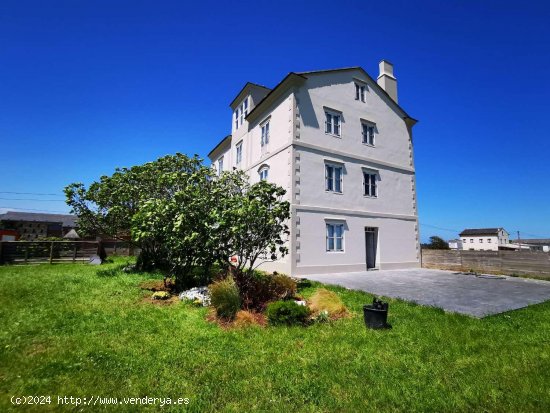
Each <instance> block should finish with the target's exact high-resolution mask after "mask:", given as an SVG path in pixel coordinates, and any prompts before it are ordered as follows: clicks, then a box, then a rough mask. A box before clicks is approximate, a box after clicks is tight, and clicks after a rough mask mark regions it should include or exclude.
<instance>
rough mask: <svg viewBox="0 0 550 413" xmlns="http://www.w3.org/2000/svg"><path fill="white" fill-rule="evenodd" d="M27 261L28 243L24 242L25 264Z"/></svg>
mask: <svg viewBox="0 0 550 413" xmlns="http://www.w3.org/2000/svg"><path fill="white" fill-rule="evenodd" d="M28 261H29V244H25V264H26V263H27V262H28Z"/></svg>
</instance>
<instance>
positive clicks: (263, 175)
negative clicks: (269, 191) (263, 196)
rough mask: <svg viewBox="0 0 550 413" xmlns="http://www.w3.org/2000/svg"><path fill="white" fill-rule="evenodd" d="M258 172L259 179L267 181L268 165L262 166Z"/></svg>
mask: <svg viewBox="0 0 550 413" xmlns="http://www.w3.org/2000/svg"><path fill="white" fill-rule="evenodd" d="M258 173H259V174H260V181H267V176H268V175H269V166H262V167H261V168H260V170H259V171H258Z"/></svg>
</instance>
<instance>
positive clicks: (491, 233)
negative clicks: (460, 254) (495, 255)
mask: <svg viewBox="0 0 550 413" xmlns="http://www.w3.org/2000/svg"><path fill="white" fill-rule="evenodd" d="M460 238H461V239H462V246H463V249H464V250H469V251H498V250H499V249H513V248H512V247H511V245H510V234H508V232H507V231H506V230H505V229H504V228H471V229H465V230H464V231H462V232H461V233H460Z"/></svg>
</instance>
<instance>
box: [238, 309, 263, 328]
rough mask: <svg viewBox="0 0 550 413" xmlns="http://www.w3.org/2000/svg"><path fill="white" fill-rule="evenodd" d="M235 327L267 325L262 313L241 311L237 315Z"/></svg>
mask: <svg viewBox="0 0 550 413" xmlns="http://www.w3.org/2000/svg"><path fill="white" fill-rule="evenodd" d="M234 325H235V327H238V328H246V327H251V326H262V325H265V317H264V316H263V314H260V313H253V312H251V311H246V310H241V311H239V312H238V313H237V315H236V317H235V321H234Z"/></svg>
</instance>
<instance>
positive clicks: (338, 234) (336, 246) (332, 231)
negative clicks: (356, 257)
mask: <svg viewBox="0 0 550 413" xmlns="http://www.w3.org/2000/svg"><path fill="white" fill-rule="evenodd" d="M327 251H344V224H334V223H331V224H327Z"/></svg>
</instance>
